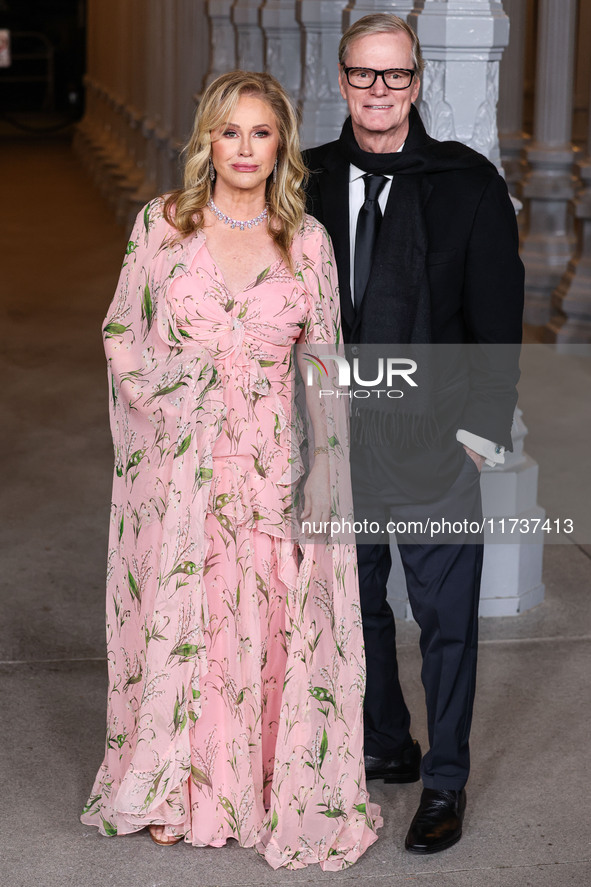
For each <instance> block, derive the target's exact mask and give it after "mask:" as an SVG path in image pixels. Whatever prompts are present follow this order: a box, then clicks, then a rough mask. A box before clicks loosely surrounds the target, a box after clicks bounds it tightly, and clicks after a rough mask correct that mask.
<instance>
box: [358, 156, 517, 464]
mask: <svg viewBox="0 0 591 887" xmlns="http://www.w3.org/2000/svg"><path fill="white" fill-rule="evenodd" d="M403 148H404V145H401V146H400V148H399V149H398V152H400V151H402V149H403ZM398 152H397V153H398ZM364 175H365V173H364V171H363V170H362V169H359V167H357V166H353V164H352V163H351V164H350V166H349V250H350V252H349V259H350V262H349V268H350V277H349V282H350V289H351V299H353V292H354V278H355V235H356V233H357V216H358V215H359V210H360V209H361V207H362V206H363V204H364V203H365V182H364V181H363V176H364ZM386 179H387V182H386V184H385V185H384V187H383V188H382V190H381V191H380V195H379V197H378V203H379V205H380V209H381V210H382V215H383V214H384V213H385V211H386V204H387V202H388V197H389V195H390V187H391V185H392V176H386ZM456 440H457V441H459V443H461V444H464V445H465V446H467V447H469V448H470V449H471V450H474V452H475V453H478V454H479V455H480V456H484V457H485V460H484V464H485V465H488V466H489V467H490V468H494V466H495V465H502V464H503V463H504V461H505V447H501V446H499V445H498V444H495V443H493V441H492V440H487V439H486V438H484V437H479V435H477V434H472V432H471V431H466V430H465V429H463V428H459V429H458V431H457V432H456Z"/></svg>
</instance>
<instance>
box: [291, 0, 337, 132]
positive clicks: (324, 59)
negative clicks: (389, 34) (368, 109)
mask: <svg viewBox="0 0 591 887" xmlns="http://www.w3.org/2000/svg"><path fill="white" fill-rule="evenodd" d="M346 5H347V0H298V10H297V11H298V19H299V21H300V24H301V26H302V30H303V41H304V71H303V83H302V126H301V137H302V146H303V147H304V148H310V147H312V146H313V145H318V144H321V143H323V142H330V141H332V140H333V139H336V138H337V137H338V135H339V133H340V131H341V127H342V125H343V120H344V119H345V117H346V114H347V109H346V105H345V102H344V101H343V99H342V97H341V94H340V92H339V87H338V79H337V73H338V69H337V65H338V48H339V41H340V39H341V34H342V19H343V10H344V9H345V7H346Z"/></svg>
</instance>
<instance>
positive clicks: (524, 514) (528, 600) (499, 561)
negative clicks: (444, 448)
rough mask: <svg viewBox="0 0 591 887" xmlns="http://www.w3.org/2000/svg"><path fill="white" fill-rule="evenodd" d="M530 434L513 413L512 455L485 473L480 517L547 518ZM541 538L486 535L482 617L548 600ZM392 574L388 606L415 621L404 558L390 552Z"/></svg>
mask: <svg viewBox="0 0 591 887" xmlns="http://www.w3.org/2000/svg"><path fill="white" fill-rule="evenodd" d="M526 435H527V428H526V426H525V424H524V422H523V418H522V413H521V410H519V409H517V410H516V411H515V418H514V422H513V430H512V438H513V452H512V453H507V454H506V455H505V464H504V465H499V466H497V467H496V468H492V469H491V468H487V467H486V466H485V467H484V468H483V470H482V475H481V481H480V482H481V488H482V511H483V515H484V516H485V517H487V518H496V519H499V518H503V517H505V518H506V519H507V520H509V519H514V518H520V519H529V520H532V519H536V520H539V521H540V522H543V520H544V518H545V516H546V514H545V511H544V509H543V508H541V507H540V506H539V505H538V504H537V491H538V463H537V462H535V461H534V460H533V459H532V458H531V456H528V455H527V453H525V452H524V438H525V436H526ZM542 537H543V534H540V536H539V537H538V539H536V541H531V540H528V541H527V542H512V543H511V544H503V543H499V542H496V541H495V538H498V534H497V537H494V535H491V532H490V529H489V528H488V527H487V528H486V529H485V535H484V564H483V568H482V583H481V591H480V607H479V615H480V616H484V617H487V616H515V615H517V614H518V613H524V612H525V611H526V610H530V609H531V608H532V607H535V606H536V605H537V604H539V603H541V602H542V601H543V600H544V592H545V588H544V583H543V582H542V559H543V553H544V539H543V538H542ZM392 554H393V558H392V561H393V563H392V572H391V573H390V578H389V581H388V601H389V603H390V606H391V607H392V610H393V612H394V615H395V616H396V618H397V619H409V620H410V619H412V618H413V617H412V612H411V609H410V604H409V602H408V597H407V594H406V581H405V578H404V570H403V567H402V562H401V561H400V556H399V554H398V551H397V550H396V549H394V550H393V552H392Z"/></svg>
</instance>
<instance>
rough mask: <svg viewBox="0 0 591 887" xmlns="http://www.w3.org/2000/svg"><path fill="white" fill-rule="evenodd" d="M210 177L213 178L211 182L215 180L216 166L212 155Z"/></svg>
mask: <svg viewBox="0 0 591 887" xmlns="http://www.w3.org/2000/svg"><path fill="white" fill-rule="evenodd" d="M209 178H210V179H211V184H212V185H213V183H214V182H215V167H214V165H213V160H212V159H211V157H210V158H209Z"/></svg>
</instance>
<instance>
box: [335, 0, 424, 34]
mask: <svg viewBox="0 0 591 887" xmlns="http://www.w3.org/2000/svg"><path fill="white" fill-rule="evenodd" d="M413 6H414V0H350V2H349V5H348V6H347V8H346V9H345V12H344V13H343V30H346V29H347V28H348V27H349V26H350V25H353V24H355V22H357V21H359V19H360V18H363V16H364V15H372V14H373V13H376V12H388V13H391V14H393V15H397V16H399V17H400V18H403V19H404V20H405V21H406V19H407V16H408V14H409V13H410V12H412V8H413Z"/></svg>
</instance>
